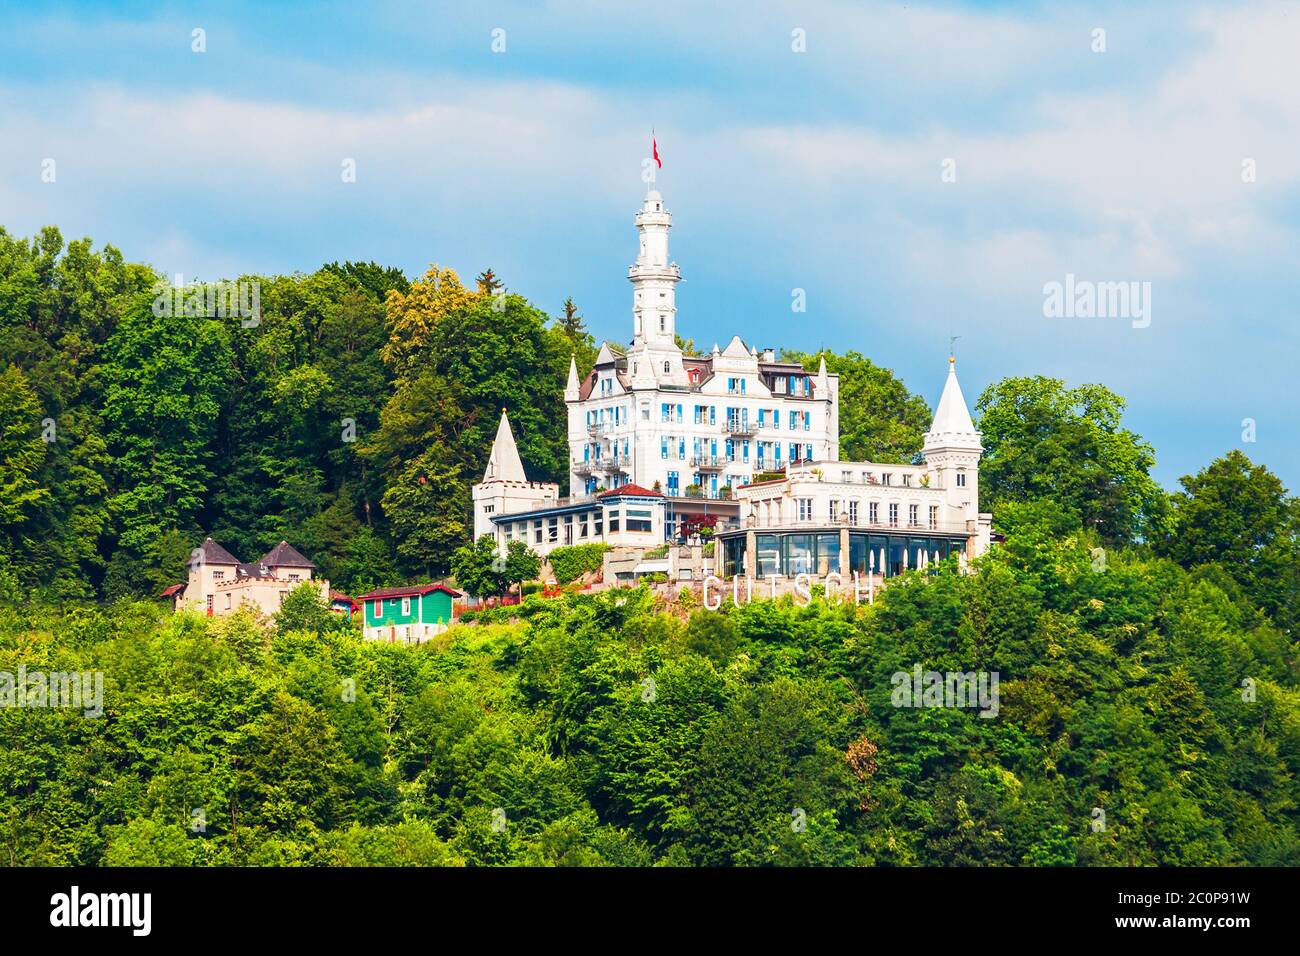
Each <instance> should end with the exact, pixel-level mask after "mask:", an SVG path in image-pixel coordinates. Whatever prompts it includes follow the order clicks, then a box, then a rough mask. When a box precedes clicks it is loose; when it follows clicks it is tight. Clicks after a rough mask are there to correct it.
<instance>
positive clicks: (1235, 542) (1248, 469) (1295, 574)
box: [1155, 449, 1300, 633]
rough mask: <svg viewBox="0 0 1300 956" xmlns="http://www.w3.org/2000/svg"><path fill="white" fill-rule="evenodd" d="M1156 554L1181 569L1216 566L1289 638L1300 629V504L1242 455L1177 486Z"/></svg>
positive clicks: (1216, 463) (1230, 455) (1230, 456)
mask: <svg viewBox="0 0 1300 956" xmlns="http://www.w3.org/2000/svg"><path fill="white" fill-rule="evenodd" d="M1181 484H1182V486H1183V490H1182V491H1180V492H1178V493H1177V494H1175V495H1173V496H1172V499H1171V501H1172V512H1173V515H1172V522H1171V524H1172V529H1171V531H1170V533H1168V534H1167V535H1164V536H1163V537H1161V538H1160V539H1158V540H1157V541H1156V542H1155V547H1156V550H1157V551H1158V552H1159V553H1161V554H1165V555H1168V556H1169V557H1171V558H1173V559H1174V560H1175V561H1177V562H1178V563H1179V564H1181V565H1182V566H1183V567H1185V568H1191V567H1195V566H1197V565H1200V564H1218V565H1221V566H1222V567H1223V568H1224V569H1225V570H1226V571H1227V572H1228V573H1229V574H1230V575H1232V577H1233V578H1234V579H1235V580H1236V581H1237V582H1238V583H1239V584H1241V585H1242V587H1244V588H1245V589H1246V592H1247V594H1249V595H1250V597H1251V599H1252V600H1253V601H1254V602H1255V603H1256V604H1257V605H1258V606H1259V607H1261V608H1263V609H1264V610H1265V611H1267V612H1268V613H1269V614H1271V615H1273V616H1274V618H1275V619H1276V620H1277V621H1278V623H1279V624H1280V625H1281V626H1282V627H1284V628H1286V629H1287V630H1288V631H1291V632H1292V633H1294V630H1295V628H1296V626H1297V624H1300V618H1298V615H1300V609H1298V606H1300V500H1297V499H1296V498H1294V497H1292V496H1290V495H1288V494H1287V490H1286V488H1285V487H1283V485H1282V482H1281V481H1280V480H1279V479H1278V477H1277V476H1276V475H1274V474H1273V473H1272V472H1271V471H1269V470H1268V469H1267V468H1266V467H1264V466H1263V465H1256V464H1254V463H1253V462H1251V460H1250V459H1249V458H1248V457H1246V455H1245V454H1243V453H1242V452H1241V451H1238V450H1235V449H1234V450H1233V451H1230V452H1229V453H1228V454H1227V455H1224V456H1223V457H1222V458H1216V459H1215V460H1214V461H1212V462H1211V463H1210V464H1209V465H1207V466H1206V467H1205V468H1203V469H1202V470H1201V471H1199V472H1197V473H1196V474H1195V475H1185V476H1183V478H1182V479H1181Z"/></svg>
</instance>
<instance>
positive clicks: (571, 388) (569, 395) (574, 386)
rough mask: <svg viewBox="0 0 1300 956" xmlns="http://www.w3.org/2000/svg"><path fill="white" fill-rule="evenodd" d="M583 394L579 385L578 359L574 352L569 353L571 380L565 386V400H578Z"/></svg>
mask: <svg viewBox="0 0 1300 956" xmlns="http://www.w3.org/2000/svg"><path fill="white" fill-rule="evenodd" d="M581 394H582V389H581V387H580V386H579V385H578V360H577V357H576V356H574V355H573V353H569V381H568V382H567V383H566V384H565V386H564V400H565V401H566V402H576V401H577V400H578V396H580V395H581Z"/></svg>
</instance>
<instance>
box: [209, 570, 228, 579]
mask: <svg viewBox="0 0 1300 956" xmlns="http://www.w3.org/2000/svg"><path fill="white" fill-rule="evenodd" d="M225 576H226V572H225V571H213V572H212V580H214V581H220V580H221V579H222V578H224V577H225Z"/></svg>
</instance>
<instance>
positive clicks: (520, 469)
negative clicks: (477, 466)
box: [483, 408, 528, 481]
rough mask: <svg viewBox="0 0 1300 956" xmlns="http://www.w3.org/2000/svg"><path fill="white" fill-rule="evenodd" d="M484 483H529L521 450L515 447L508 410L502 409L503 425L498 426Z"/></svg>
mask: <svg viewBox="0 0 1300 956" xmlns="http://www.w3.org/2000/svg"><path fill="white" fill-rule="evenodd" d="M483 480H484V481H527V480H528V478H527V476H525V474H524V463H523V461H522V460H521V459H520V457H519V448H518V446H517V445H515V435H514V432H512V431H511V430H510V419H509V418H507V417H506V410H505V409H504V408H503V409H501V423H500V424H499V425H497V437H496V439H495V440H494V441H493V442H492V453H491V454H490V455H488V463H487V470H486V471H485V472H483Z"/></svg>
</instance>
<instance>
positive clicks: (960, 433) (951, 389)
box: [925, 355, 981, 450]
mask: <svg viewBox="0 0 1300 956" xmlns="http://www.w3.org/2000/svg"><path fill="white" fill-rule="evenodd" d="M925 444H926V447H931V446H936V447H937V446H943V447H947V448H969V449H972V450H976V449H981V445H980V433H979V432H977V431H976V430H975V423H974V422H972V421H971V417H970V409H968V408H967V407H966V398H965V397H964V396H963V395H962V393H961V385H960V384H959V383H958V381H957V362H956V359H954V358H953V357H952V356H951V355H950V356H948V380H947V381H946V382H945V383H944V385H943V395H941V396H940V397H939V407H938V408H937V409H936V410H935V413H934V421H933V422H931V423H930V430H929V431H928V432H926V433H925Z"/></svg>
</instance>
